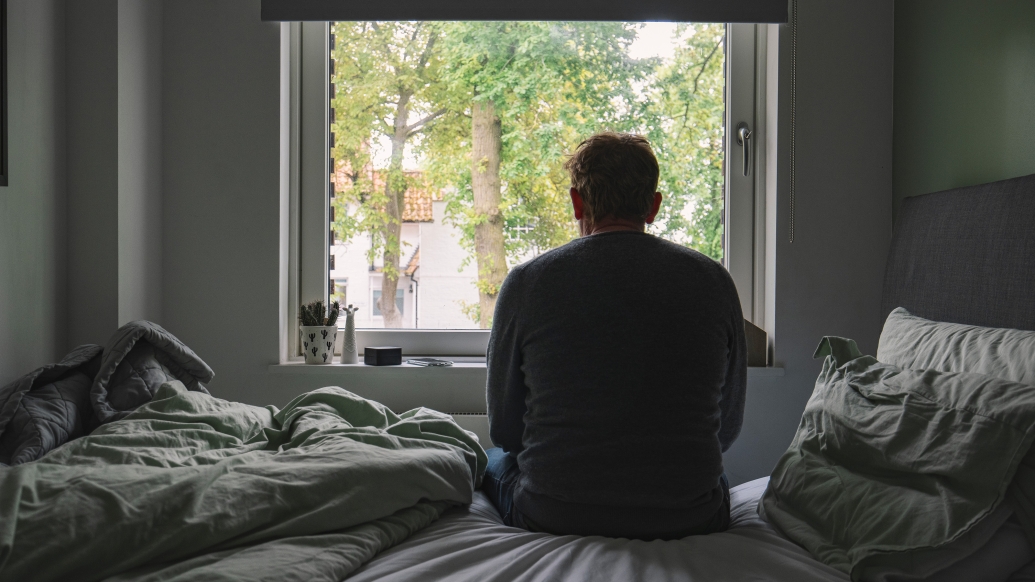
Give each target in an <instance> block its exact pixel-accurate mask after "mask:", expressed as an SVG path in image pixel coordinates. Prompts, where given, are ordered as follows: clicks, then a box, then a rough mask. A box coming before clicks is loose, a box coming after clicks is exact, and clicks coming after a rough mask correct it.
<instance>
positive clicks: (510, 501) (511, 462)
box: [482, 447, 521, 527]
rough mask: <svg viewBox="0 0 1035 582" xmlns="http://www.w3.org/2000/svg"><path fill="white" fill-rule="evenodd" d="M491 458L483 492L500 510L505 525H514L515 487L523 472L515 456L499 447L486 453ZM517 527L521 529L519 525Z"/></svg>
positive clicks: (486, 471) (486, 469) (486, 470)
mask: <svg viewBox="0 0 1035 582" xmlns="http://www.w3.org/2000/svg"><path fill="white" fill-rule="evenodd" d="M485 454H486V455H487V456H488V457H489V463H488V465H486V467H485V478H484V479H483V480H482V490H483V491H485V494H486V495H488V497H489V501H492V504H493V505H495V506H496V509H498V510H499V512H500V516H501V517H502V518H503V523H504V524H505V525H510V526H515V524H514V486H516V485H517V480H518V477H520V476H521V470H520V469H518V465H517V459H516V458H514V455H511V454H508V453H505V452H503V449H501V448H499V447H494V448H491V449H489V450H487V451H485ZM515 527H521V526H520V525H517V526H515Z"/></svg>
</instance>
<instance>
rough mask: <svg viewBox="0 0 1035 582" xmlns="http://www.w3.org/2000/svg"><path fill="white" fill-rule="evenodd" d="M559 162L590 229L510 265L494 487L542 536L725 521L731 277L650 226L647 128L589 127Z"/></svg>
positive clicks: (493, 349) (497, 337)
mask: <svg viewBox="0 0 1035 582" xmlns="http://www.w3.org/2000/svg"><path fill="white" fill-rule="evenodd" d="M565 168H566V169H567V170H568V172H569V173H570V175H571V192H570V194H571V203H572V208H573V210H574V213H575V219H576V220H578V223H579V232H580V234H581V237H580V238H578V239H576V240H574V241H572V242H570V243H568V244H566V245H564V246H562V247H559V248H557V249H554V250H552V251H550V252H547V253H544V254H543V255H541V256H539V257H538V258H536V259H533V260H531V261H529V262H527V263H525V264H523V265H520V266H517V267H515V268H514V270H512V271H511V272H510V274H509V275H508V276H507V279H506V280H505V281H504V283H503V286H502V288H501V289H500V294H499V298H498V301H497V304H496V311H495V314H494V317H493V325H492V334H491V337H490V339H489V350H488V387H487V398H488V409H489V433H490V436H491V437H492V441H493V443H495V444H496V445H498V446H499V447H501V448H497V449H490V451H489V468H488V470H487V472H486V476H485V490H486V492H487V493H488V495H489V497H490V498H491V499H492V500H493V502H494V503H495V504H496V506H497V507H498V508H499V510H500V513H501V515H502V516H503V518H504V521H505V523H507V524H508V525H514V526H517V527H523V528H526V529H530V530H533V531H544V532H550V533H556V534H577V535H603V536H609V537H626V538H638V539H646V540H650V539H674V538H680V537H685V536H687V535H693V534H701V533H710V532H716V531H722V530H724V529H726V527H728V525H729V486H728V484H727V482H726V478H725V475H724V474H723V469H722V453H723V452H724V451H726V449H728V448H729V446H730V445H731V444H732V443H733V441H734V439H736V437H737V435H738V434H739V433H740V426H741V421H742V419H743V414H744V390H745V384H746V377H747V363H746V362H747V357H746V347H745V341H744V320H743V316H742V314H741V308H740V300H739V298H738V297H737V290H736V288H735V287H734V284H733V280H732V278H731V277H730V275H729V273H728V272H727V271H726V270H725V269H724V268H723V267H722V265H720V264H719V263H716V262H715V261H713V260H712V259H710V258H708V257H706V256H704V255H702V254H700V253H698V252H696V251H693V250H690V249H687V248H685V247H682V246H679V245H676V244H673V243H670V242H667V241H665V240H662V239H660V238H657V237H655V236H652V235H650V234H647V233H645V232H644V230H645V225H646V224H650V223H651V222H653V220H654V217H655V216H656V215H657V213H658V209H659V208H660V206H661V201H662V196H661V193H659V192H656V190H657V186H658V173H659V172H658V162H657V159H656V158H655V157H654V153H653V151H651V148H650V144H649V143H648V142H647V140H646V139H644V138H642V137H640V136H635V135H628V134H615V133H601V134H597V135H594V136H593V137H590V138H589V139H587V140H586V141H584V142H582V143H581V144H580V145H579V147H578V149H577V151H576V152H575V154H574V155H573V156H571V158H570V159H569V160H568V161H567V163H566V164H565Z"/></svg>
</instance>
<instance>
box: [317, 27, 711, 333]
mask: <svg viewBox="0 0 1035 582" xmlns="http://www.w3.org/2000/svg"><path fill="white" fill-rule="evenodd" d="M639 26H640V25H637V24H634V23H617V22H437V23H406V22H400V23H370V22H368V23H336V24H335V25H334V32H335V35H336V37H337V43H336V47H335V49H334V58H335V61H336V67H335V70H334V77H333V80H334V83H335V84H336V87H337V92H336V94H335V96H334V100H333V107H334V109H335V112H336V115H335V119H334V120H333V123H332V126H333V129H332V130H333V131H334V133H335V138H336V139H335V143H334V156H335V158H336V159H338V160H341V163H342V164H343V168H344V170H345V173H347V174H348V179H347V180H344V182H345V183H344V184H341V185H339V187H340V188H341V189H342V194H341V196H339V197H338V198H337V200H336V202H335V204H336V209H337V210H338V212H336V216H335V217H336V220H335V228H336V230H337V232H338V233H339V234H340V235H341V238H342V239H343V240H349V239H351V238H353V237H354V236H356V235H357V234H359V233H370V234H371V238H372V241H373V244H372V246H371V250H370V253H371V255H370V259H371V261H373V257H374V256H375V255H376V253H378V252H380V253H382V256H383V258H384V261H383V262H384V268H383V274H382V294H381V299H380V300H379V303H378V307H379V308H380V309H381V311H382V313H383V314H384V316H385V326H386V327H398V326H399V324H400V319H401V318H400V314H399V313H398V311H397V309H396V306H395V301H394V299H395V290H396V286H397V283H398V278H399V263H400V250H401V249H400V240H399V236H400V229H401V217H402V210H403V204H404V195H405V192H406V190H407V188H409V187H411V184H410V181H411V179H408V178H407V176H406V174H405V173H404V171H403V159H404V157H405V156H407V155H411V156H414V158H415V159H416V160H418V161H419V163H420V167H421V170H422V173H421V175H422V178H423V179H424V180H425V181H426V184H425V185H426V186H427V187H433V188H435V189H437V190H438V191H439V192H441V193H444V194H445V200H446V203H447V207H446V214H447V219H448V220H449V221H450V222H451V223H452V224H454V225H455V226H457V227H458V228H459V229H460V231H461V233H462V235H463V236H462V242H463V244H464V245H465V246H466V247H467V249H468V252H469V257H468V259H469V260H473V261H474V262H475V264H476V266H477V273H478V277H477V282H476V285H477V287H478V292H479V302H478V304H477V305H470V306H468V308H469V309H468V310H467V311H468V314H469V315H470V316H471V317H472V319H474V320H475V321H476V322H478V323H479V324H480V325H481V327H486V328H487V327H489V326H490V325H491V317H492V313H493V310H494V307H495V302H496V296H497V294H498V292H499V287H500V285H501V284H502V282H503V279H504V278H505V276H506V274H507V272H508V270H509V265H510V264H511V263H513V262H516V261H518V260H524V259H526V258H529V257H531V256H534V255H536V254H538V253H539V252H541V251H543V250H546V249H550V248H553V247H555V246H558V245H561V244H563V243H565V242H567V241H569V240H571V239H572V238H573V237H574V236H575V235H576V230H575V224H574V222H573V221H572V219H571V211H570V206H569V200H568V186H569V181H568V176H567V174H566V172H565V171H564V170H563V162H564V159H565V154H568V153H570V152H571V151H572V150H573V149H574V148H575V146H576V145H577V144H578V143H579V142H580V141H581V140H582V139H584V138H585V137H587V136H589V135H590V134H592V133H594V132H597V131H600V130H605V129H610V130H614V131H634V132H637V133H641V134H644V135H646V136H647V137H648V138H649V139H650V140H651V142H652V144H653V146H654V149H655V152H656V153H657V155H658V159H659V164H660V166H661V176H660V183H659V190H661V191H662V192H663V193H664V195H665V203H664V204H663V206H662V211H661V213H660V214H659V216H658V219H657V220H656V222H655V224H654V225H653V226H652V227H651V230H652V232H654V233H656V234H658V235H660V236H663V237H665V238H668V239H670V240H673V241H675V242H678V243H680V244H684V245H686V246H691V247H693V248H697V249H698V250H700V251H702V252H704V253H705V254H708V255H709V256H711V257H713V258H715V259H721V258H722V254H723V248H722V239H723V236H722V234H723V232H722V229H723V224H722V216H723V187H724V172H723V163H724V162H723V154H724V147H723V139H724V128H723V120H724V113H725V102H724V95H723V87H724V81H725V78H724V50H723V48H724V42H725V27H724V26H723V25H710V24H692V25H690V24H685V25H680V26H678V27H677V29H676V34H677V38H678V39H679V43H678V46H677V48H676V51H675V54H674V57H673V59H671V61H669V62H662V61H661V60H660V59H644V60H636V59H632V58H630V57H629V50H628V49H629V46H630V45H631V43H632V42H633V40H635V38H636V34H637V28H638V27H639ZM378 139H380V140H383V141H385V142H386V143H388V144H390V145H389V148H390V156H389V157H388V162H387V164H386V167H383V168H374V167H373V164H372V157H371V148H372V147H374V145H375V144H376V142H377V140H378Z"/></svg>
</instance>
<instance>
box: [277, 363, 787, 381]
mask: <svg viewBox="0 0 1035 582" xmlns="http://www.w3.org/2000/svg"><path fill="white" fill-rule="evenodd" d="M268 370H269V372H270V373H271V374H314V375H315V374H320V375H337V374H374V373H382V374H398V373H407V372H409V371H413V370H422V371H426V372H428V373H432V374H435V373H449V372H450V371H452V372H453V373H458V374H484V373H485V362H455V363H454V364H453V365H452V366H413V365H411V364H402V365H399V366H368V365H366V364H306V363H304V362H301V361H299V362H286V363H283V364H271V365H270V366H269V368H268ZM783 374H784V369H783V368H782V367H768V368H748V378H773V377H779V376H783Z"/></svg>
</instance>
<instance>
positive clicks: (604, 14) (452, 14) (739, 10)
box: [262, 0, 787, 23]
mask: <svg viewBox="0 0 1035 582" xmlns="http://www.w3.org/2000/svg"><path fill="white" fill-rule="evenodd" d="M262 19H263V20H271V21H303V20H315V21H343V20H596V21H603V20H608V21H615V20H617V21H634V22H635V21H673V22H777V23H783V22H787V0H636V1H633V0H567V1H563V0H562V1H558V0H521V1H514V0H506V1H499V0H382V1H380V2H370V1H369V0H262Z"/></svg>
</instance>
